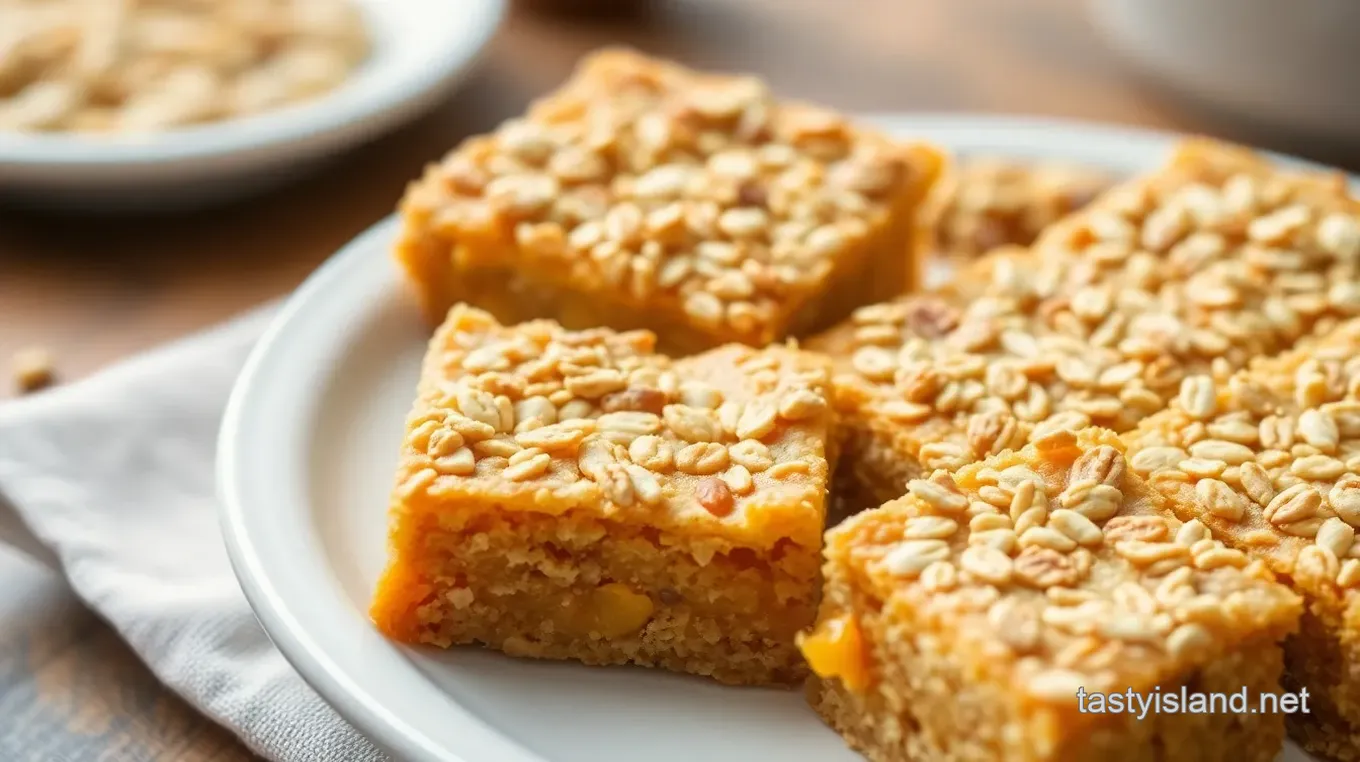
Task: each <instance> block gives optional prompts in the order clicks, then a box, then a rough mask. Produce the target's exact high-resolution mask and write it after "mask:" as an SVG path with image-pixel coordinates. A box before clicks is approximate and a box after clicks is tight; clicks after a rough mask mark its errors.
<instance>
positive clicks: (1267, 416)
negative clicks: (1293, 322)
mask: <svg viewBox="0 0 1360 762" xmlns="http://www.w3.org/2000/svg"><path fill="white" fill-rule="evenodd" d="M1125 438H1126V439H1127V440H1128V442H1129V447H1130V449H1129V452H1130V456H1131V463H1132V466H1133V469H1134V470H1135V471H1136V472H1138V473H1139V474H1142V475H1144V476H1146V477H1147V478H1148V479H1149V480H1150V481H1151V483H1152V484H1153V486H1154V487H1155V488H1156V489H1158V490H1160V491H1162V492H1164V493H1165V494H1167V495H1169V496H1170V497H1171V499H1172V504H1173V505H1174V507H1175V509H1176V513H1177V514H1178V515H1179V516H1180V517H1181V518H1182V519H1185V520H1190V519H1196V520H1198V521H1200V522H1202V523H1204V524H1205V525H1206V526H1207V527H1208V528H1209V530H1210V531H1211V532H1212V533H1213V535H1214V536H1215V537H1217V538H1218V539H1220V540H1222V541H1223V542H1224V543H1225V544H1227V545H1230V546H1232V547H1234V548H1238V549H1240V550H1242V551H1243V552H1245V553H1246V554H1247V555H1248V556H1250V557H1252V558H1255V559H1260V560H1262V561H1264V562H1266V563H1268V564H1269V565H1270V566H1271V567H1272V568H1273V569H1274V570H1275V571H1276V572H1277V573H1278V574H1279V575H1280V576H1281V578H1282V579H1283V580H1285V581H1287V582H1288V583H1289V584H1290V585H1291V586H1292V587H1293V589H1294V590H1295V591H1296V592H1297V593H1299V594H1301V595H1302V596H1303V598H1304V600H1305V602H1306V604H1307V611H1306V613H1305V615H1304V617H1303V623H1302V625H1301V627H1300V632H1299V633H1298V634H1297V635H1295V636H1294V637H1292V638H1290V639H1289V640H1288V641H1286V643H1285V684H1286V686H1288V687H1289V688H1290V689H1291V690H1296V691H1297V690H1298V689H1299V688H1301V687H1306V688H1307V689H1308V691H1309V694H1310V695H1311V697H1312V701H1311V702H1310V705H1309V709H1310V710H1311V711H1310V713H1308V714H1299V715H1293V716H1291V717H1290V718H1289V724H1290V732H1291V734H1292V735H1293V736H1294V737H1295V738H1297V739H1298V740H1299V742H1300V743H1302V744H1303V746H1304V747H1305V748H1307V749H1308V750H1310V751H1312V752H1315V753H1317V754H1319V755H1322V756H1324V757H1326V758H1328V759H1335V760H1360V675H1358V674H1357V672H1356V667H1355V665H1357V664H1360V543H1357V542H1355V533H1356V528H1357V527H1360V321H1351V322H1348V323H1345V324H1343V325H1342V326H1341V327H1339V328H1337V329H1336V330H1335V331H1334V332H1333V333H1332V334H1330V335H1329V336H1327V337H1324V338H1322V339H1320V340H1318V341H1314V342H1309V343H1308V344H1307V345H1306V346H1305V347H1303V348H1301V349H1298V350H1295V351H1293V352H1289V353H1287V354H1284V355H1281V356H1280V357H1277V358H1272V359H1269V360H1263V361H1261V362H1259V363H1256V364H1254V366H1253V367H1252V368H1250V369H1249V370H1246V371H1242V372H1241V373H1239V374H1238V375H1235V376H1233V377H1232V378H1231V379H1229V380H1227V381H1224V382H1219V383H1214V382H1213V380H1212V379H1209V378H1205V377H1198V378H1192V379H1188V380H1187V381H1186V388H1185V393H1184V394H1182V395H1181V396H1180V397H1179V398H1178V399H1177V400H1176V401H1175V402H1174V403H1173V405H1172V406H1171V408H1170V409H1168V410H1167V411H1166V412H1164V413H1161V414H1159V415H1156V416H1153V417H1152V418H1149V419H1148V420H1146V421H1144V422H1143V424H1142V425H1141V426H1139V428H1138V429H1137V430H1135V431H1133V432H1129V433H1128V434H1126V435H1125Z"/></svg>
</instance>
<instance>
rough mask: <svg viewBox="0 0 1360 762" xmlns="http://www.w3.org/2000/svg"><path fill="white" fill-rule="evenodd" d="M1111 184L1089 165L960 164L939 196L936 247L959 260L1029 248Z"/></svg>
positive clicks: (995, 160) (987, 159)
mask: <svg viewBox="0 0 1360 762" xmlns="http://www.w3.org/2000/svg"><path fill="white" fill-rule="evenodd" d="M1113 182H1114V179H1113V177H1112V176H1111V175H1110V174H1109V173H1107V172H1104V171H1101V170H1098V169H1095V168H1091V167H1082V166H1075V165H1069V164H1058V163H1045V162H1034V163H1029V162H1019V161H1014V160H1009V159H1000V158H993V157H976V158H972V159H967V160H964V161H961V162H960V163H959V166H958V169H957V171H956V172H954V173H953V174H952V175H951V176H949V177H948V178H947V180H946V184H945V187H944V188H943V189H942V191H941V192H940V194H939V201H938V208H937V209H936V211H935V221H934V233H935V246H936V249H937V251H938V253H939V254H941V255H943V256H946V257H950V258H960V259H962V258H973V257H977V256H980V255H982V254H985V253H987V252H989V251H992V250H993V249H998V248H1001V247H1002V246H1007V245H1019V246H1028V245H1030V244H1031V243H1033V242H1034V240H1035V239H1036V238H1037V237H1038V236H1039V233H1040V232H1041V231H1043V230H1044V229H1045V228H1047V227H1048V226H1049V225H1052V224H1053V223H1055V222H1057V221H1058V220H1060V219H1062V218H1063V217H1064V216H1066V215H1068V214H1071V213H1072V212H1074V211H1076V210H1078V209H1080V208H1082V207H1084V206H1086V205H1087V204H1089V203H1090V202H1091V201H1092V200H1094V199H1095V198H1096V196H1098V195H1099V194H1100V193H1101V192H1102V191H1104V190H1105V189H1107V188H1108V187H1110V185H1111V184H1112V183H1113Z"/></svg>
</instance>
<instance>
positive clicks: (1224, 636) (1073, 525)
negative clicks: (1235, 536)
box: [828, 429, 1348, 704]
mask: <svg viewBox="0 0 1360 762" xmlns="http://www.w3.org/2000/svg"><path fill="white" fill-rule="evenodd" d="M1134 470H1135V469H1133V468H1132V467H1131V466H1130V465H1129V464H1128V463H1127V461H1126V460H1125V456H1124V452H1123V445H1122V444H1121V443H1120V442H1119V440H1118V439H1117V438H1116V437H1115V436H1114V435H1113V434H1111V433H1110V432H1106V431H1101V430H1098V429H1088V430H1086V431H1084V432H1081V433H1079V434H1073V433H1072V432H1069V431H1057V432H1054V433H1051V434H1049V435H1047V436H1045V437H1043V438H1042V439H1040V440H1038V441H1037V442H1035V443H1034V444H1032V445H1030V446H1029V447H1026V448H1025V449H1023V450H1020V451H1012V452H1008V453H1004V454H1002V455H1000V456H996V457H993V458H991V459H989V460H987V461H984V462H982V463H978V464H974V465H971V466H968V467H967V468H965V469H963V470H962V471H960V472H959V473H958V474H956V475H954V476H950V475H948V474H946V473H945V472H943V471H937V472H935V473H934V474H933V475H932V476H930V477H929V478H926V479H918V480H915V481H913V482H912V483H911V485H910V490H909V492H908V494H907V496H906V497H903V498H902V499H900V500H897V501H893V502H891V503H888V504H887V505H885V506H884V507H883V508H881V509H879V510H876V511H869V512H867V513H864V514H861V515H859V516H857V517H855V518H852V519H850V520H848V521H847V522H846V523H845V524H842V525H841V526H840V527H838V528H836V529H833V530H832V531H831V532H830V534H829V538H828V544H829V548H830V549H829V550H828V553H829V554H832V555H837V554H841V553H846V554H849V555H848V557H849V559H850V563H851V564H853V566H854V567H856V568H860V569H863V570H864V571H863V573H864V574H865V575H867V577H868V579H869V580H870V581H871V584H872V588H873V589H875V590H877V591H878V592H876V593H875V595H878V596H881V597H882V598H883V600H884V601H885V602H884V606H885V608H887V607H889V606H891V605H893V601H894V600H896V599H897V598H899V597H901V598H904V599H905V600H906V601H909V602H908V603H907V605H908V606H909V607H911V608H912V609H913V610H915V611H917V612H918V613H917V615H918V616H920V617H923V618H924V619H927V620H931V621H934V619H935V618H936V617H940V618H944V619H947V620H949V621H953V622H957V626H953V625H951V626H950V631H951V632H956V633H957V635H958V637H960V638H962V639H963V640H965V641H967V642H975V643H976V644H977V646H978V647H979V648H985V649H988V650H987V651H986V653H988V654H989V659H992V660H999V661H1005V662H1010V663H1011V664H1012V665H1013V668H1014V669H1013V671H1012V674H1013V675H1014V680H1015V681H1016V687H1017V689H1018V690H1021V691H1023V692H1024V693H1025V694H1026V695H1028V696H1029V697H1030V698H1031V699H1033V700H1035V701H1039V702H1045V703H1058V704H1070V703H1072V702H1074V701H1076V689H1077V687H1078V686H1084V687H1085V688H1086V690H1088V691H1095V690H1108V689H1111V688H1115V687H1117V688H1119V689H1121V690H1122V689H1123V688H1125V687H1127V686H1130V685H1132V686H1135V690H1138V689H1139V688H1138V687H1137V686H1140V685H1142V686H1150V685H1152V684H1154V683H1156V682H1158V681H1159V680H1161V679H1162V678H1164V677H1166V676H1167V675H1174V674H1178V673H1179V671H1180V670H1183V669H1186V668H1191V667H1193V665H1194V662H1195V660H1196V659H1198V658H1201V657H1202V655H1203V653H1204V652H1206V651H1207V650H1210V649H1213V648H1214V647H1215V644H1216V643H1223V644H1225V645H1226V643H1227V642H1228V641H1231V640H1234V639H1236V638H1237V637H1239V635H1240V634H1241V633H1242V632H1244V631H1250V630H1251V629H1252V628H1254V627H1259V626H1260V625H1261V623H1262V622H1266V621H1275V620H1276V614H1277V612H1279V611H1280V610H1281V609H1288V608H1289V607H1292V606H1296V605H1297V603H1296V601H1295V600H1294V599H1293V598H1292V596H1290V594H1289V593H1287V592H1286V591H1285V590H1284V589H1283V588H1281V587H1279V586H1277V585H1274V584H1270V583H1269V582H1268V580H1270V579H1271V576H1270V573H1269V572H1267V571H1266V570H1265V569H1264V567H1263V566H1262V565H1261V564H1260V563H1259V562H1258V563H1252V562H1251V561H1249V559H1248V558H1247V556H1246V555H1245V554H1243V553H1242V552H1240V551H1237V550H1233V549H1230V548H1228V547H1225V546H1224V545H1223V543H1221V542H1218V541H1216V540H1214V539H1212V538H1211V537H1210V536H1209V532H1208V530H1207V529H1206V527H1205V526H1204V525H1203V524H1201V523H1199V522H1196V521H1190V522H1188V523H1184V524H1182V523H1180V522H1179V521H1177V520H1176V519H1174V518H1170V514H1169V513H1168V512H1166V511H1165V504H1164V501H1163V500H1162V499H1161V498H1160V497H1159V496H1158V495H1156V494H1155V493H1154V492H1152V491H1151V490H1150V489H1149V488H1148V486H1147V485H1146V483H1144V482H1143V481H1142V480H1141V479H1140V478H1138V477H1137V476H1136V475H1134ZM1333 526H1335V525H1333ZM1328 540H1329V541H1330V542H1336V543H1338V544H1340V543H1342V542H1343V541H1346V540H1348V536H1347V534H1346V533H1345V532H1344V530H1340V529H1334V530H1329V534H1328ZM960 647H967V646H960Z"/></svg>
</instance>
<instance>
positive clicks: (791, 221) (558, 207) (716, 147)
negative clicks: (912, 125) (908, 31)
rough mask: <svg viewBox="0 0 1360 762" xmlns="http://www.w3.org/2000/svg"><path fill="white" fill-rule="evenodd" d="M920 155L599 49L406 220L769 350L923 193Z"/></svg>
mask: <svg viewBox="0 0 1360 762" xmlns="http://www.w3.org/2000/svg"><path fill="white" fill-rule="evenodd" d="M925 150H926V149H923V148H921V147H918V146H903V145H899V144H896V143H894V142H892V141H890V140H888V139H887V138H885V137H883V136H880V135H878V134H876V133H872V132H869V131H866V130H862V129H859V128H856V127H854V126H852V125H851V124H850V123H849V122H848V121H847V120H846V119H845V118H844V117H842V116H839V115H837V114H834V113H832V112H829V111H825V110H822V109H820V108H816V107H812V106H808V105H803V104H798V103H792V102H787V101H780V100H776V99H775V98H774V97H773V96H772V95H771V94H770V92H769V91H768V90H767V88H766V86H765V85H764V84H763V83H762V82H760V81H759V80H757V79H754V78H751V77H743V76H719V75H708V74H701V73H697V72H692V71H688V70H685V69H682V68H680V67H678V66H675V65H672V64H666V63H662V62H657V61H652V60H649V59H645V58H643V57H641V56H639V55H636V54H632V53H626V52H622V51H609V52H605V53H599V54H596V55H594V56H592V57H590V58H588V59H586V61H585V62H584V63H583V64H582V65H581V68H580V69H579V70H578V72H577V73H576V75H575V76H574V77H573V78H572V79H571V80H570V81H569V82H568V83H567V84H566V85H564V86H563V88H562V89H561V90H559V91H558V92H557V93H555V94H554V95H552V96H551V97H549V98H546V99H544V100H542V101H540V102H538V103H536V104H535V105H534V106H533V107H532V108H531V109H530V110H529V112H528V114H527V116H526V117H525V118H522V119H515V120H511V121H509V122H507V123H505V124H504V125H503V126H502V127H501V128H499V129H498V130H497V131H496V132H495V133H494V134H492V135H490V136H486V137H482V138H474V139H472V140H470V141H468V142H467V143H465V144H464V145H463V146H462V147H461V148H459V149H458V150H456V151H454V152H453V153H452V154H450V155H449V156H448V157H447V158H445V159H444V160H443V161H442V162H441V163H440V164H438V165H436V166H433V167H431V168H430V169H429V171H428V173H427V175H426V177H425V178H424V179H423V180H422V181H421V182H419V183H418V184H416V185H415V186H413V187H412V189H411V191H410V192H409V193H408V195H407V198H406V200H405V202H404V211H405V214H406V215H407V217H408V218H409V219H414V220H418V221H419V222H420V224H422V225H423V224H425V221H426V220H430V221H432V223H431V224H432V226H433V227H434V229H435V231H436V232H437V233H438V234H439V235H441V236H445V237H447V238H449V239H450V240H476V241H485V242H494V244H495V245H494V246H491V247H489V248H492V249H494V252H492V253H489V254H487V256H491V257H493V258H495V257H502V258H513V259H514V261H513V262H508V261H507V262H506V263H504V264H513V266H515V267H516V268H518V269H521V270H532V271H534V272H536V273H543V274H545V277H550V278H553V279H558V280H562V281H564V282H566V283H567V284H568V285H569V286H570V287H572V288H575V289H577V290H586V291H599V290H606V291H607V292H608V293H609V296H610V298H611V299H617V300H620V301H624V302H626V303H630V304H634V303H635V304H638V305H653V306H661V305H664V308H665V309H672V308H673V309H675V310H676V311H677V312H678V313H682V314H683V315H684V316H685V319H686V320H687V321H689V322H692V323H694V324H695V325H697V326H699V327H701V328H702V329H704V330H707V331H709V332H711V333H715V334H720V335H730V334H735V335H736V336H737V337H738V338H740V339H741V340H743V341H755V342H759V343H769V342H770V341H771V340H774V339H777V338H778V337H779V335H780V333H779V332H780V330H782V327H783V324H784V323H786V322H787V321H788V320H790V319H792V317H793V315H794V313H796V312H797V310H798V307H799V305H800V304H802V303H803V302H804V301H806V300H807V299H808V298H810V297H811V295H813V294H815V293H816V292H818V291H820V290H822V289H824V288H825V286H826V284H827V282H828V280H829V278H830V276H831V274H832V273H833V271H835V270H837V268H838V267H839V266H840V265H842V264H844V263H848V262H850V261H851V260H852V259H853V258H855V257H857V256H859V255H860V253H862V249H863V247H864V246H865V245H867V244H868V243H869V242H870V241H871V240H872V239H873V237H874V236H877V235H880V234H881V233H882V231H883V229H884V227H885V226H886V225H887V224H888V223H889V222H890V221H891V219H892V215H893V214H895V212H894V206H896V205H900V204H901V202H902V200H903V199H904V198H906V197H910V196H911V195H912V194H916V195H919V194H920V193H923V192H924V187H926V186H928V185H929V184H930V182H932V181H933V173H934V172H935V171H936V170H935V166H934V165H935V164H936V163H938V160H937V158H935V157H934V154H933V153H932V154H931V158H930V160H929V164H930V166H929V167H925V166H923V164H925V163H926V159H925V158H924V154H923V152H924V151H925ZM445 234H447V235H445ZM904 255H905V253H904ZM483 264H485V263H483Z"/></svg>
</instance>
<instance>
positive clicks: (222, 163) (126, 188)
mask: <svg viewBox="0 0 1360 762" xmlns="http://www.w3.org/2000/svg"><path fill="white" fill-rule="evenodd" d="M224 1H226V0H224ZM357 4H358V5H359V7H360V8H361V10H362V11H363V14H364V19H365V21H366V22H367V25H368V28H369V30H370V33H371V35H372V39H373V51H372V53H371V54H370V56H369V58H368V60H367V61H366V62H365V63H364V64H363V65H362V66H361V68H360V69H359V70H357V71H356V72H355V74H354V76H353V77H351V78H350V79H349V80H348V81H347V82H345V83H344V84H343V85H341V86H340V87H339V88H337V89H336V90H334V91H332V92H330V93H327V94H325V95H323V96H321V97H320V98H317V99H316V100H313V101H309V102H306V103H302V104H298V105H296V106H292V107H288V108H283V109H279V110H276V111H270V112H266V113H262V114H259V115H256V116H251V117H247V118H243V119H235V120H228V121H223V122H216V123H212V124H206V125H202V126H195V127H189V128H185V129H182V130H173V131H167V132H160V133H151V134H146V135H121V136H109V137H97V136H80V135H73V134H60V133H36V134H33V133H17V132H7V131H0V193H3V194H4V195H6V196H9V197H17V198H20V199H21V200H24V201H28V202H39V203H46V204H58V205H72V204H75V205H81V206H87V207H93V208H96V209H99V208H110V207H117V208H129V207H131V208H147V207H158V208H164V207H166V206H185V205H193V204H201V203H207V202H216V201H221V200H225V199H227V198H230V197H233V196H237V195H240V194H243V193H246V192H250V191H258V190H261V189H263V188H265V187H267V186H269V185H271V184H275V183H278V182H281V181H283V180H285V179H287V178H290V177H293V176H296V175H297V174H299V173H301V172H305V171H306V170H308V169H311V168H314V167H315V166H316V165H317V164H318V163H319V162H320V161H322V160H324V159H325V158H327V157H330V156H334V155H336V154H338V153H339V152H341V151H343V150H345V149H347V148H350V147H352V146H354V145H356V144H358V143H362V142H364V141H366V140H369V139H372V138H374V137H376V136H377V135H378V134H380V133H382V132H383V131H385V130H389V129H392V128H394V127H396V126H398V125H400V124H401V123H403V122H405V121H407V120H409V119H411V118H413V117H415V116H416V115H417V114H419V113H421V112H422V111H425V110H427V109H429V108H431V107H432V106H434V104H436V103H438V102H439V101H440V100H441V99H442V98H443V97H444V96H446V95H447V94H448V93H449V91H450V90H451V89H452V88H453V86H454V85H456V84H457V83H458V81H459V79H460V78H461V76H462V75H463V74H464V73H465V72H466V71H467V70H468V68H469V67H470V66H471V64H472V63H473V62H474V61H475V59H476V58H477V56H478V54H479V53H480V52H481V50H482V49H483V48H484V47H485V45H486V43H487V41H488V40H489V39H490V38H491V36H492V34H493V33H494V32H495V31H496V28H497V27H498V26H499V25H500V21H501V17H502V15H503V13H504V7H505V0H357Z"/></svg>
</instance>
